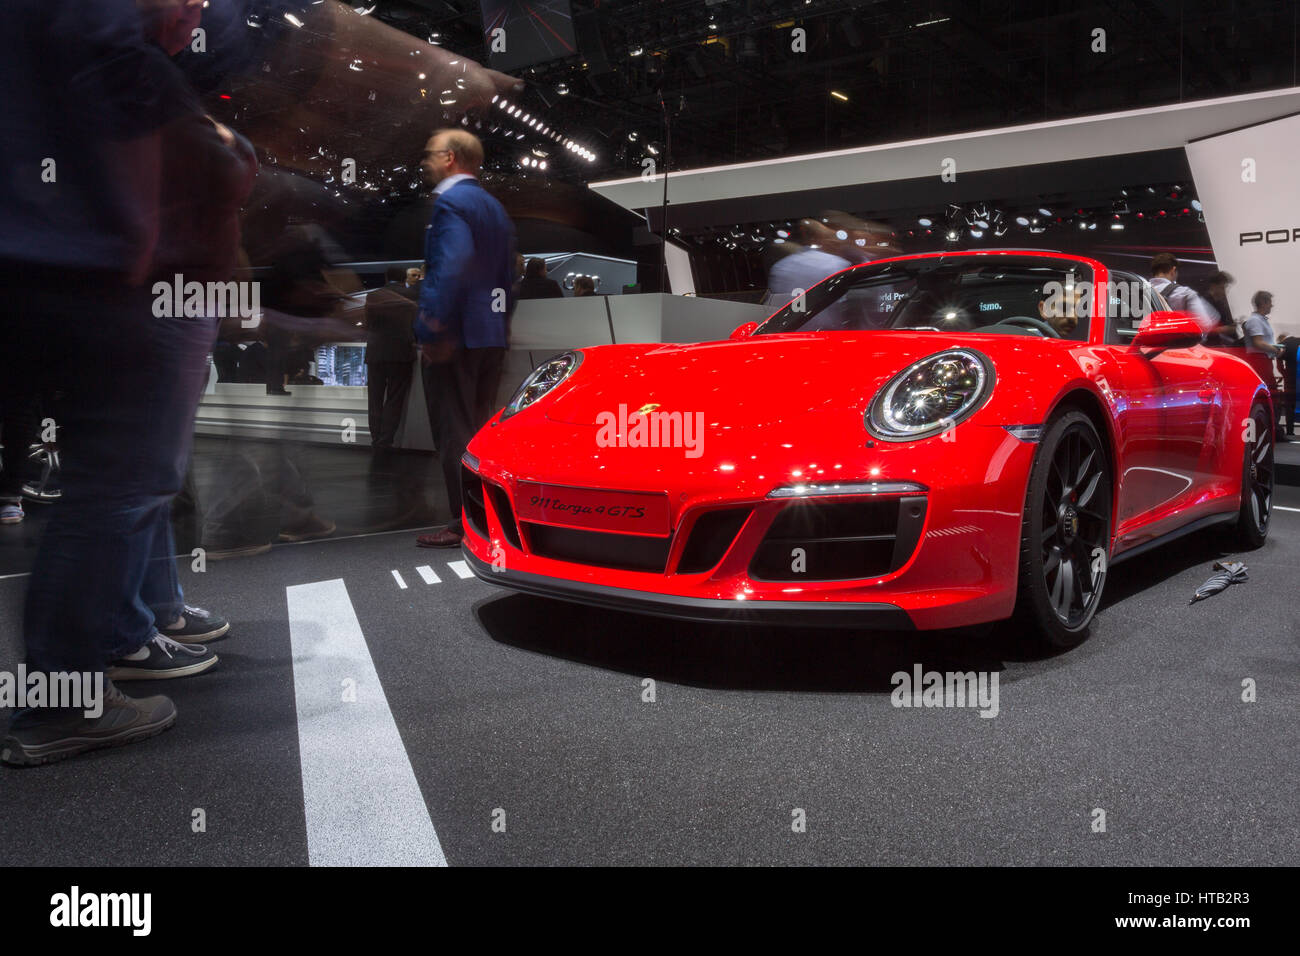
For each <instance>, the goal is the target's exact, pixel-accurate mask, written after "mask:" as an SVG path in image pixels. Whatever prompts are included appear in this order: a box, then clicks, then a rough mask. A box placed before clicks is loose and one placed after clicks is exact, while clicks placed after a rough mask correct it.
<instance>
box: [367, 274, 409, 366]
mask: <svg viewBox="0 0 1300 956" xmlns="http://www.w3.org/2000/svg"><path fill="white" fill-rule="evenodd" d="M406 291H407V289H406V285H405V283H402V282H390V283H388V285H386V286H384V287H383V288H382V289H375V291H373V292H371V293H370V294H369V295H367V296H366V332H367V333H368V334H367V338H366V364H367V365H373V364H375V363H376V362H409V361H411V360H412V359H413V358H414V357H415V350H414V349H413V348H412V346H413V344H414V343H415V332H414V324H415V316H416V313H417V312H418V311H419V309H418V308H417V306H416V304H415V303H414V302H413V301H412V300H411V299H410V297H409V296H408V295H406V294H404V293H405V292H406Z"/></svg>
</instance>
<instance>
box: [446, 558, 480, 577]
mask: <svg viewBox="0 0 1300 956" xmlns="http://www.w3.org/2000/svg"><path fill="white" fill-rule="evenodd" d="M447 567H449V568H451V569H452V570H453V571H455V572H456V577H458V578H460V579H461V580H462V581H463V580H465V578H472V577H473V576H474V572H473V571H471V570H470V569H469V565H468V564H466V563H465V562H464V561H448V562H447Z"/></svg>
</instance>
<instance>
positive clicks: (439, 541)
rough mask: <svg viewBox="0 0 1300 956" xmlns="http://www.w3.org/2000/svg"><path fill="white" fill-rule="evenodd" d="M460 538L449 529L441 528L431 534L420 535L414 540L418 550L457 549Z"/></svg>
mask: <svg viewBox="0 0 1300 956" xmlns="http://www.w3.org/2000/svg"><path fill="white" fill-rule="evenodd" d="M460 538H461V536H460V535H459V534H458V533H457V532H455V531H452V530H451V529H450V528H443V529H442V530H441V531H435V532H434V533H433V534H422V535H420V536H419V537H417V538H416V539H415V545H416V547H418V548H458V547H460Z"/></svg>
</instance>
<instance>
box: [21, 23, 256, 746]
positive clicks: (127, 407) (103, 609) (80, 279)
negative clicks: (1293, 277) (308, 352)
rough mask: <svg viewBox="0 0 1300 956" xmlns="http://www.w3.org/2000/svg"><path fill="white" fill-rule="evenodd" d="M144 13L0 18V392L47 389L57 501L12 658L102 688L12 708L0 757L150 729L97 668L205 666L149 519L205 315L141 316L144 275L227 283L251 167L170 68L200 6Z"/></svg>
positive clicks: (157, 511)
mask: <svg viewBox="0 0 1300 956" xmlns="http://www.w3.org/2000/svg"><path fill="white" fill-rule="evenodd" d="M144 6H145V8H146V13H144V14H142V13H141V11H140V10H139V9H137V6H136V4H135V3H134V2H133V0H100V2H96V3H86V2H73V0H41V2H34V0H31V2H24V3H17V4H9V5H6V14H7V20H6V27H7V29H6V31H5V33H4V34H3V35H0V49H2V50H3V54H4V55H3V56H2V57H0V63H3V64H4V66H3V71H4V77H5V80H6V81H7V82H6V84H5V89H6V96H5V97H4V98H3V100H2V101H0V155H2V156H3V159H4V162H3V166H4V169H5V170H6V175H5V176H4V177H3V178H0V293H2V294H3V296H4V300H5V302H6V306H7V307H6V311H5V314H4V315H3V317H0V380H2V381H4V382H5V383H6V387H8V388H14V389H15V390H18V391H20V392H22V393H24V394H45V393H48V392H49V391H50V390H54V389H57V390H59V392H60V398H59V400H58V401H57V402H55V403H54V404H53V406H52V408H50V409H49V410H48V412H47V413H48V414H49V416H50V417H51V418H53V419H54V421H55V422H56V424H57V428H58V441H59V444H60V449H61V454H62V473H61V482H62V492H63V493H62V496H61V498H60V500H59V501H58V503H57V504H55V505H53V506H52V508H51V513H50V517H49V522H48V524H47V525H46V528H45V534H44V537H43V538H42V540H41V546H40V550H39V552H38V554H37V556H36V559H35V563H34V565H33V567H32V573H31V577H30V579H29V581H28V588H27V601H26V606H25V608H24V614H23V638H24V641H25V644H26V664H27V669H28V672H29V674H30V673H32V672H42V673H46V674H50V673H53V672H70V673H73V674H80V675H83V680H85V679H87V678H90V679H92V680H98V681H100V682H101V686H102V687H103V688H104V693H103V695H102V708H100V709H99V713H98V714H96V713H95V712H94V709H89V710H87V709H81V708H76V707H67V706H66V705H61V706H45V707H32V708H28V709H24V710H19V711H17V712H15V713H14V715H13V717H12V719H11V721H10V724H9V729H8V733H7V735H6V736H5V737H4V740H3V742H2V743H0V759H3V760H4V761H5V762H8V763H16V764H36V763H45V762H48V761H51V760H57V759H60V758H63V757H68V756H72V755H73V754H76V753H80V752H82V751H85V750H90V749H93V748H96V747H104V746H112V745H115V744H125V743H132V742H134V741H137V740H141V739H144V738H145V737H148V736H151V735H153V734H156V733H159V732H161V731H163V730H166V729H167V728H168V727H170V726H171V725H172V723H173V722H174V721H175V720H176V708H175V707H174V706H173V705H172V702H171V701H170V700H169V699H168V698H166V697H162V696H156V697H148V698H141V699H133V698H129V697H127V696H125V695H124V694H122V693H121V692H120V691H117V690H116V689H115V688H113V686H112V684H111V683H108V682H106V681H105V680H104V673H105V669H106V668H105V665H106V663H108V661H113V666H112V668H111V669H110V670H109V671H108V673H109V676H118V677H139V676H147V677H150V678H159V677H179V676H186V675H189V674H194V673H198V672H200V671H203V670H207V669H209V668H210V667H211V666H212V665H213V664H215V663H216V656H215V655H214V654H212V653H211V651H209V650H207V649H206V648H204V647H202V646H201V644H198V645H196V644H192V643H191V642H200V641H202V640H205V639H211V638H213V637H217V636H220V635H221V634H224V632H225V629H226V627H228V624H227V623H226V622H224V621H222V620H220V619H217V618H215V617H214V616H212V615H208V614H207V613H206V612H202V611H201V609H198V608H190V607H189V606H187V605H184V604H183V602H182V601H181V598H180V587H179V583H178V581H177V578H176V566H175V558H174V550H173V547H172V539H171V525H170V521H169V511H170V506H171V502H172V498H173V497H174V496H175V495H176V493H177V492H178V491H179V490H180V488H181V485H182V481H183V478H184V475H185V470H186V463H187V459H188V457H189V447H190V441H191V437H192V434H193V424H194V414H195V409H196V408H197V405H198V400H199V393H200V391H201V389H202V388H203V385H204V383H205V382H206V380H207V375H208V368H207V355H208V351H209V350H210V348H211V346H212V343H213V340H214V339H215V336H216V322H215V320H214V319H213V318H212V317H210V316H207V315H202V316H186V315H172V314H171V313H170V312H168V311H165V310H164V311H162V312H160V311H159V300H158V298H157V296H156V294H155V293H154V292H153V283H152V280H154V279H170V277H171V275H172V274H174V273H175V272H178V271H182V267H183V270H184V272H186V273H187V274H190V275H193V276H194V277H195V278H198V279H205V280H206V279H212V278H213V277H214V276H219V277H220V278H227V277H228V274H229V270H230V269H231V268H232V267H233V264H234V258H235V254H236V251H237V248H238V241H239V232H238V215H237V213H238V208H239V206H240V204H241V203H242V201H243V199H244V198H245V197H246V196H247V195H248V191H249V189H250V188H251V185H252V178H253V173H254V170H255V164H254V162H253V155H252V149H251V147H248V145H247V144H246V143H243V142H241V141H239V140H238V138H237V137H235V136H234V135H233V134H232V133H231V131H230V130H228V129H226V128H225V127H224V126H222V125H221V124H219V123H216V122H215V121H213V120H211V118H210V117H208V116H207V115H206V114H205V113H204V111H203V109H202V107H201V106H200V104H199V103H198V100H197V98H196V96H195V94H194V91H193V89H192V87H191V86H190V85H189V83H188V82H187V81H186V80H185V78H184V76H183V75H182V74H181V73H180V71H179V70H178V69H177V68H176V66H175V65H174V64H173V63H172V62H171V60H170V58H169V57H170V55H174V54H175V53H176V52H178V51H179V50H180V49H181V48H183V47H184V46H185V45H186V44H187V43H188V42H189V38H190V36H191V32H192V30H193V29H194V28H195V27H196V26H197V24H198V23H199V20H200V17H201V14H202V10H203V2H202V0H151V2H150V3H148V4H146V5H144ZM173 617H174V620H173ZM160 632H165V633H166V634H168V635H170V636H164V634H163V633H160ZM173 638H175V639H173Z"/></svg>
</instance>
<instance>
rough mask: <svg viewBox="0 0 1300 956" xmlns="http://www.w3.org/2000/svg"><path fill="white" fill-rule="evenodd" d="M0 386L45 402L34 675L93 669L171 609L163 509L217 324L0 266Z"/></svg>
mask: <svg viewBox="0 0 1300 956" xmlns="http://www.w3.org/2000/svg"><path fill="white" fill-rule="evenodd" d="M0 295H3V296H4V301H5V303H6V311H7V314H6V315H4V316H3V317H0V376H3V377H5V378H7V379H10V378H11V377H12V379H11V380H12V381H13V382H15V386H14V387H16V388H21V389H23V390H31V391H32V392H33V393H43V392H47V391H49V390H55V391H56V397H55V401H54V402H53V404H52V407H51V408H48V409H46V415H47V416H48V417H51V418H53V419H54V420H55V423H56V425H57V427H58V433H57V439H58V442H59V447H60V462H61V466H62V472H61V476H60V485H61V488H62V491H63V494H62V497H61V498H60V500H59V501H58V502H57V503H56V504H54V505H52V506H51V508H50V515H49V521H48V523H47V524H46V528H45V534H44V537H43V538H42V540H41V545H40V548H39V550H38V552H37V556H36V561H35V565H34V566H33V568H32V573H31V577H30V578H29V580H28V587H27V601H26V607H25V609H24V619H23V637H24V639H25V641H26V645H27V663H28V665H29V667H31V668H32V669H33V670H41V671H59V670H77V671H95V670H101V669H103V667H104V664H105V662H106V661H108V660H112V659H113V658H115V657H119V656H121V655H122V654H125V653H129V652H130V651H132V650H134V649H136V648H138V647H140V646H141V645H143V644H144V643H145V642H146V641H147V640H148V639H149V638H150V637H151V636H152V634H153V631H154V623H155V614H157V616H158V617H159V618H166V620H160V621H159V623H160V624H164V625H165V624H166V623H168V621H169V620H170V619H171V618H172V617H174V615H175V613H176V612H177V611H178V610H179V608H180V603H181V594H180V587H179V582H178V581H177V578H176V566H175V559H174V556H173V553H172V547H173V545H172V540H171V526H170V523H169V513H168V512H169V508H170V504H171V500H172V497H173V496H174V495H175V494H176V493H177V492H178V491H179V490H180V488H181V485H182V483H183V481H184V477H185V469H186V462H187V461H188V458H189V454H190V447H191V444H192V439H193V428H194V414H195V409H196V408H197V405H198V399H199V395H200V393H201V391H202V389H203V386H204V384H205V381H206V376H207V354H208V352H209V350H210V349H211V347H212V343H213V341H214V339H215V338H216V324H215V322H213V321H212V320H210V319H206V318H172V319H169V318H157V317H155V316H154V314H153V296H152V294H151V293H150V290H149V287H148V286H147V285H146V286H145V287H144V288H137V289H134V290H132V289H128V288H127V287H126V286H125V284H124V283H123V282H122V281H120V280H119V279H117V278H116V277H114V276H111V275H106V274H105V275H94V274H92V273H90V272H85V271H83V272H80V273H76V272H71V271H69V270H57V271H54V270H44V271H42V270H34V269H32V268H30V267H27V266H16V265H13V264H9V265H5V264H0Z"/></svg>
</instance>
